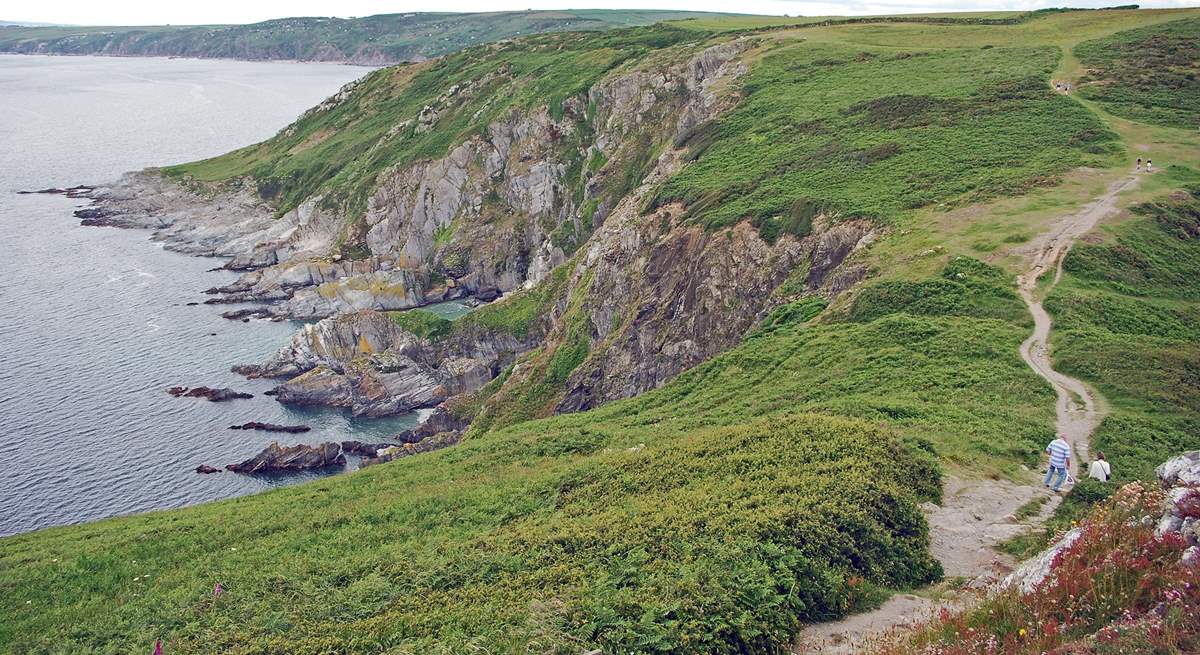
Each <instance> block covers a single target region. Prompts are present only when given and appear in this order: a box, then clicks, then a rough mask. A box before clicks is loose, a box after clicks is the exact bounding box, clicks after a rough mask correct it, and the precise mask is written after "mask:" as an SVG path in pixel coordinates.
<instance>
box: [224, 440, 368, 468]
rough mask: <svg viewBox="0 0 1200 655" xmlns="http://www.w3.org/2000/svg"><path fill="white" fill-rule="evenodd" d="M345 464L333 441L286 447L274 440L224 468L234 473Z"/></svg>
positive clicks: (340, 450)
mask: <svg viewBox="0 0 1200 655" xmlns="http://www.w3.org/2000/svg"><path fill="white" fill-rule="evenodd" d="M345 465H346V457H345V456H344V455H342V448H341V446H340V445H339V444H337V443H334V442H326V443H322V444H320V445H317V446H306V445H304V444H298V445H295V446H287V447H284V446H280V445H279V443H278V442H274V443H272V444H271V445H270V446H267V447H266V448H264V449H263V451H262V452H260V453H259V454H257V455H255V456H254V457H251V458H250V459H247V460H245V461H243V462H240V463H238V464H229V465H228V466H226V467H225V468H226V470H229V471H233V472H235V473H271V472H278V471H304V470H308V469H319V468H326V467H330V466H345Z"/></svg>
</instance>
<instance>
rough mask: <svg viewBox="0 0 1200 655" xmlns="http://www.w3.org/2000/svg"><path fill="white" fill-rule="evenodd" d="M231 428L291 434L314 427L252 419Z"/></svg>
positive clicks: (230, 427)
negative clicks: (261, 421) (262, 421)
mask: <svg viewBox="0 0 1200 655" xmlns="http://www.w3.org/2000/svg"><path fill="white" fill-rule="evenodd" d="M229 429H230V430H262V431H264V432H289V433H291V434H299V433H301V432H308V431H309V430H311V429H312V428H310V427H308V426H307V425H276V424H274V423H260V422H258V421H250V422H249V423H243V424H241V425H231V426H229Z"/></svg>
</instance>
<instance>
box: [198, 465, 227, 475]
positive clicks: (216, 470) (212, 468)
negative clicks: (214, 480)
mask: <svg viewBox="0 0 1200 655" xmlns="http://www.w3.org/2000/svg"><path fill="white" fill-rule="evenodd" d="M196 472H197V473H204V474H208V473H220V472H221V469H219V468H217V467H215V466H209V465H208V464H201V465H200V466H197V467H196Z"/></svg>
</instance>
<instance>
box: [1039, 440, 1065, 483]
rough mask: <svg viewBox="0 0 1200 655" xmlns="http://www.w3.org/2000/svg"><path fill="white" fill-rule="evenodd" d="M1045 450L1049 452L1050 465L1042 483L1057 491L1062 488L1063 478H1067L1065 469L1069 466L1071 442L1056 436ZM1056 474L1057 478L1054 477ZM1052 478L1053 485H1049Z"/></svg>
mask: <svg viewBox="0 0 1200 655" xmlns="http://www.w3.org/2000/svg"><path fill="white" fill-rule="evenodd" d="M1046 452H1047V453H1049V454H1050V466H1049V468H1047V469H1046V479H1045V480H1044V481H1043V482H1042V484H1044V485H1045V486H1047V487H1050V488H1051V489H1052V490H1053V491H1054V492H1055V493H1058V490H1059V489H1060V488H1062V484H1063V480H1066V479H1067V469H1068V468H1070V466H1071V444H1069V443H1067V442H1066V441H1065V440H1064V439H1063V438H1062V436H1058V437H1055V438H1054V441H1051V442H1050V444H1049V445H1047V446H1046ZM1056 475H1057V478H1055V476H1056ZM1052 479H1053V480H1054V486H1053V487H1051V486H1050V481H1051V480H1052Z"/></svg>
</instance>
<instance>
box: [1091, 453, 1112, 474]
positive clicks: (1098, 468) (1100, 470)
mask: <svg viewBox="0 0 1200 655" xmlns="http://www.w3.org/2000/svg"><path fill="white" fill-rule="evenodd" d="M1088 477H1089V478H1092V479H1095V480H1099V481H1101V482H1108V479H1109V478H1111V477H1112V465H1110V464H1109V463H1108V460H1106V459H1104V451H1103V450H1097V451H1096V459H1094V460H1092V465H1091V466H1090V467H1088Z"/></svg>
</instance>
